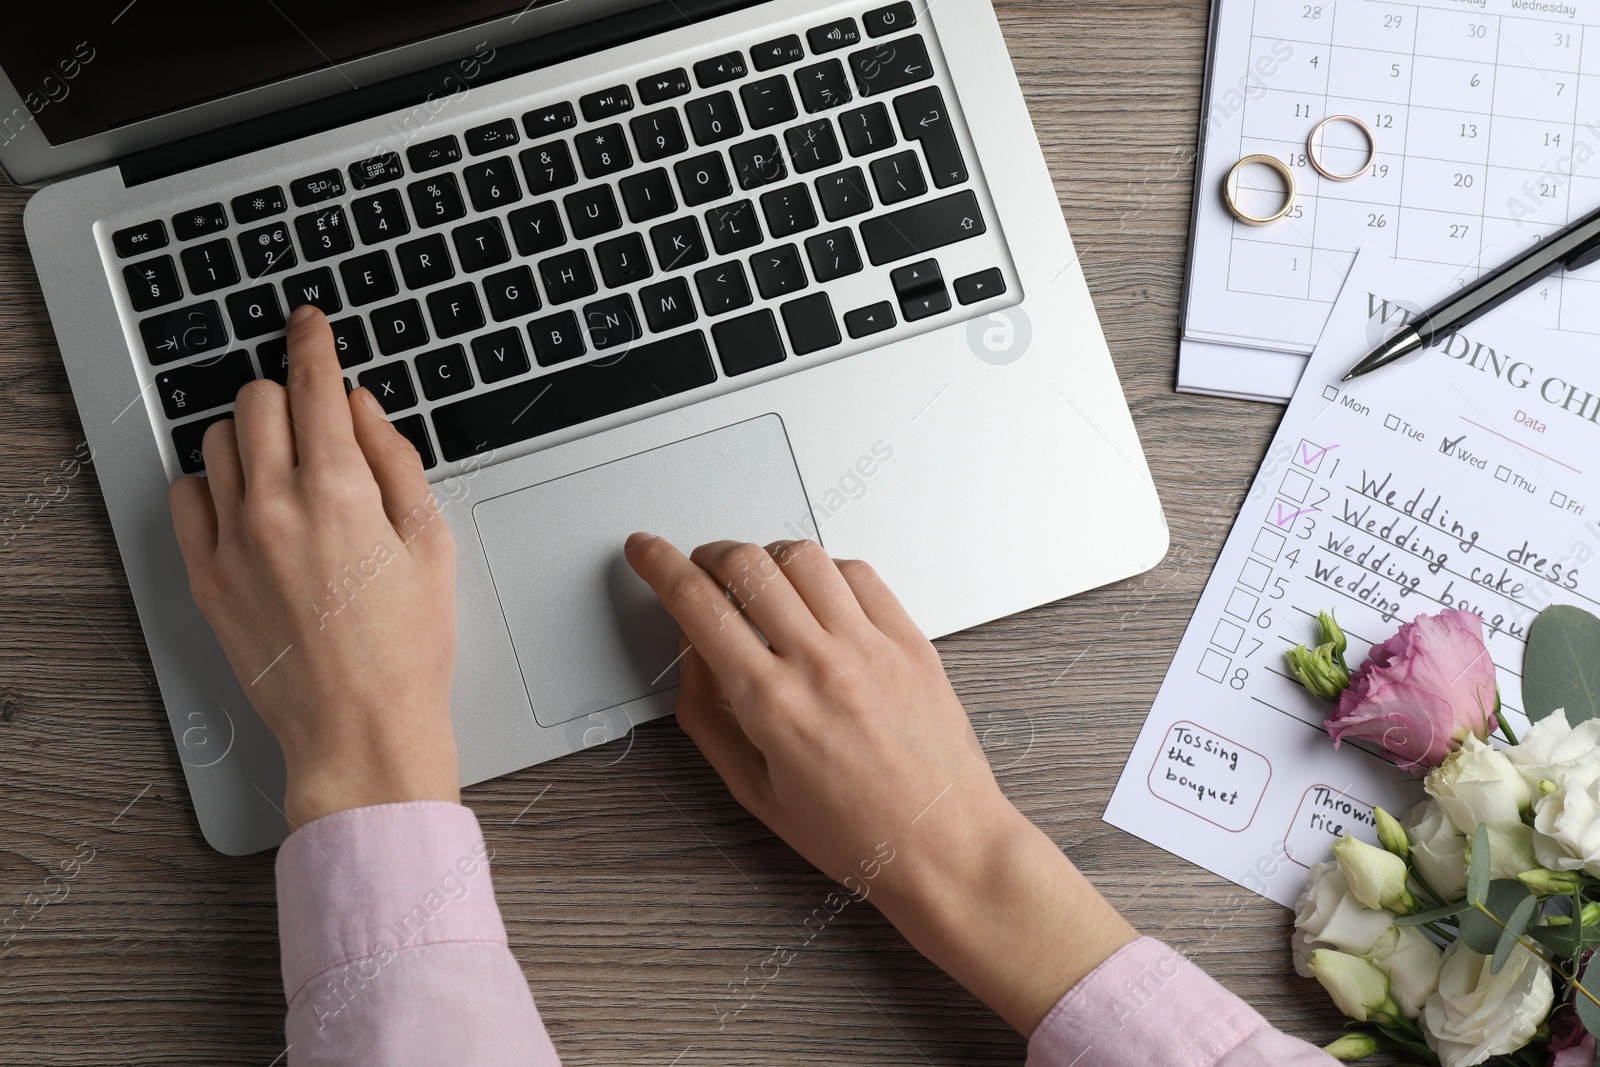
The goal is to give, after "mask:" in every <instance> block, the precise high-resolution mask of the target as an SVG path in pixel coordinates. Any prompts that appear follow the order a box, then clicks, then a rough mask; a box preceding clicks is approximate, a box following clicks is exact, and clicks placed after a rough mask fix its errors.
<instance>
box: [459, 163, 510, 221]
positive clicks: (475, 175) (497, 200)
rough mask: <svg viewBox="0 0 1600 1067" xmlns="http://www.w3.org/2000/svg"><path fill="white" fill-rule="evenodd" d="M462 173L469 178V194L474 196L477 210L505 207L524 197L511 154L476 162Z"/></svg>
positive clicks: (473, 204) (474, 205) (473, 201)
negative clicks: (512, 163) (484, 161)
mask: <svg viewBox="0 0 1600 1067" xmlns="http://www.w3.org/2000/svg"><path fill="white" fill-rule="evenodd" d="M462 174H463V175H464V176H465V177H466V179H467V195H468V196H470V197H471V198H472V207H473V210H475V211H489V210H491V209H492V208H497V207H505V206H506V205H507V204H515V203H516V202H517V201H518V200H521V199H522V186H520V185H518V184H517V172H516V169H515V168H514V167H512V165H511V157H510V156H501V157H499V158H498V159H491V160H489V161H488V162H486V163H474V164H473V165H472V166H470V167H468V168H467V169H466V170H465V171H463V172H462Z"/></svg>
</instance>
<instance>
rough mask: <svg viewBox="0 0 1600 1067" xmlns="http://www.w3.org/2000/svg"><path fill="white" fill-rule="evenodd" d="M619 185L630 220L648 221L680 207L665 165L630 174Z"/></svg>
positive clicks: (623, 204)
mask: <svg viewBox="0 0 1600 1067" xmlns="http://www.w3.org/2000/svg"><path fill="white" fill-rule="evenodd" d="M617 186H618V188H620V189H621V190H622V206H623V207H624V208H625V209H626V210H627V212H628V221H630V222H648V221H650V220H651V219H659V218H660V217H661V216H663V215H670V214H672V213H673V212H674V211H676V210H677V209H678V198H677V197H676V196H674V195H672V179H671V178H669V177H667V172H666V169H665V168H663V167H657V168H656V169H654V170H647V171H644V172H643V173H640V174H630V175H628V176H627V177H626V178H623V179H622V180H621V181H619V182H617Z"/></svg>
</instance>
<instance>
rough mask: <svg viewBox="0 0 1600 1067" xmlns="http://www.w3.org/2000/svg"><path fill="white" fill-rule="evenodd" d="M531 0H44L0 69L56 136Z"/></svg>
mask: <svg viewBox="0 0 1600 1067" xmlns="http://www.w3.org/2000/svg"><path fill="white" fill-rule="evenodd" d="M531 6H532V4H531V3H530V2H529V0H444V2H441V0H383V2H381V3H378V2H372V0H364V2H342V0H332V2H329V0H227V2H226V3H218V2H217V0H205V2H202V0H131V2H130V0H81V2H77V3H69V2H66V0H34V2H32V3H29V4H26V5H21V4H19V5H16V10H14V11H11V12H8V13H7V14H6V16H5V26H4V27H3V28H0V69H4V70H5V72H6V75H7V77H9V78H10V79H11V82H12V84H13V85H14V86H15V87H16V90H17V93H18V94H19V95H20V96H21V97H22V99H23V102H24V103H25V104H26V105H27V107H28V109H29V110H30V111H32V112H33V113H34V119H35V121H37V123H38V125H39V129H40V131H41V132H42V133H43V134H44V135H45V137H46V138H47V139H48V140H49V141H50V142H51V143H52V144H63V143H65V142H68V141H74V140H77V139H78V138H81V137H87V136H90V135H92V134H97V133H103V132H105V131H106V130H109V129H113V128H115V127H118V126H123V125H126V124H128V123H130V122H135V121H138V120H140V119H145V118H150V117H151V116H154V115H160V114H164V113H166V112H169V111H175V110H178V109H179V108H183V107H187V106H189V105H191V104H198V103H201V102H203V101H206V100H211V99H214V98H216V97H220V96H226V95H227V94H229V93H233V92H237V91H239V90H241V89H248V88H251V87H253V86H257V85H262V84H266V83H268V82H273V81H277V80H278V79H280V78H284V77H287V76H289V75H292V74H299V73H303V72H305V71H309V70H315V69H317V68H320V67H327V66H332V65H335V64H338V63H342V62H344V61H346V60H350V59H354V58H356V57H358V56H363V55H367V54H369V53H372V52H378V51H382V50H383V49H385V48H390V47H393V46H395V45H401V44H406V43H408V42H411V41H417V40H422V39H424V38H428V37H433V36H435V35H437V34H440V33H445V32H447V31H449V30H453V29H458V28H460V27H464V26H470V25H473V24H474V23H479V22H483V21H486V20H488V19H493V18H497V17H500V16H503V15H509V14H515V13H517V12H518V11H521V10H523V9H525V8H528V7H531Z"/></svg>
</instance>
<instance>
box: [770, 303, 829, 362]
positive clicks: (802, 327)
mask: <svg viewBox="0 0 1600 1067" xmlns="http://www.w3.org/2000/svg"><path fill="white" fill-rule="evenodd" d="M778 312H779V314H781V315H782V316H783V328H784V330H786V331H787V332H788V334H789V347H790V348H791V349H793V350H794V354H795V355H797V356H807V355H810V354H811V353H812V352H820V351H822V350H823V349H824V348H832V347H833V346H834V345H836V344H838V343H839V342H840V341H841V340H843V338H841V337H840V336H839V322H838V320H837V319H835V318H834V317H833V305H832V304H831V303H829V301H828V294H827V293H812V294H811V295H810V296H802V297H800V298H799V299H798V300H791V301H789V302H788V303H786V304H783V305H781V306H780V307H779V308H778Z"/></svg>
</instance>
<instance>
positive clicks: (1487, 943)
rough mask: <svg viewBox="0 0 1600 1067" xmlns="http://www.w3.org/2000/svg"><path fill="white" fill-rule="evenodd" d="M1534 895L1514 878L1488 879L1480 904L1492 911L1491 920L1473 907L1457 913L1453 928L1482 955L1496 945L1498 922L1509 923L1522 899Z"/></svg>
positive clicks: (1489, 953)
mask: <svg viewBox="0 0 1600 1067" xmlns="http://www.w3.org/2000/svg"><path fill="white" fill-rule="evenodd" d="M1529 899H1535V898H1534V896H1533V891H1532V890H1531V889H1529V888H1528V887H1527V886H1525V885H1523V884H1522V883H1521V882H1519V881H1517V880H1516V879H1514V878H1496V879H1495V880H1494V881H1493V882H1490V883H1489V892H1488V895H1487V899H1486V900H1485V901H1484V907H1486V908H1488V909H1489V911H1491V912H1493V913H1494V916H1495V919H1499V920H1500V922H1498V923H1497V922H1495V921H1494V919H1491V918H1489V916H1487V915H1485V914H1484V913H1483V912H1481V911H1478V910H1477V909H1476V908H1474V909H1473V910H1471V911H1465V912H1462V913H1461V921H1460V923H1458V924H1457V929H1458V930H1459V931H1460V933H1461V940H1463V941H1465V942H1466V943H1467V947H1468V948H1470V949H1472V951H1474V952H1481V953H1483V954H1484V955H1485V956H1489V955H1493V954H1494V951H1495V950H1496V949H1497V948H1499V947H1500V927H1501V924H1502V923H1503V924H1505V925H1507V926H1509V925H1510V924H1511V917H1512V914H1513V913H1514V912H1515V911H1516V910H1517V908H1518V907H1519V906H1520V905H1521V904H1522V902H1523V901H1524V900H1529Z"/></svg>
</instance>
